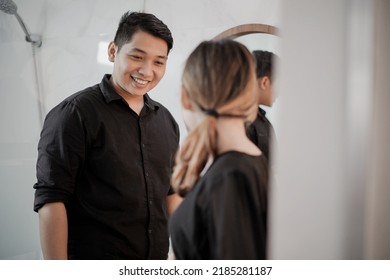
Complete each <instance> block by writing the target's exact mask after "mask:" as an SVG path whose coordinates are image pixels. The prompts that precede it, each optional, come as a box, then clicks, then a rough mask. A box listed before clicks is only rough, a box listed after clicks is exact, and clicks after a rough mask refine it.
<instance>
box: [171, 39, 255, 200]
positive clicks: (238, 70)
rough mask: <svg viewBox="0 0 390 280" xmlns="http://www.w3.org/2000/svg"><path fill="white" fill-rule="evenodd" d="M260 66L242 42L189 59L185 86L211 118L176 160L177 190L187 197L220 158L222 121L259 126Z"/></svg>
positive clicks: (204, 49) (216, 45)
mask: <svg viewBox="0 0 390 280" xmlns="http://www.w3.org/2000/svg"><path fill="white" fill-rule="evenodd" d="M255 80H256V78H255V63H254V59H253V56H252V54H251V53H250V52H249V50H248V49H247V48H246V47H245V46H244V45H243V44H241V43H239V42H236V41H233V40H230V39H224V40H219V41H204V42H202V43H200V44H199V45H198V46H197V47H196V48H195V50H194V51H193V52H192V53H191V54H190V56H189V57H188V59H187V61H186V64H185V67H184V71H183V76H182V86H183V88H184V91H185V93H186V94H187V96H188V98H189V100H190V102H191V104H192V105H193V106H194V107H195V108H197V109H199V110H201V111H203V112H204V113H205V115H206V117H205V119H204V120H203V121H202V122H201V123H200V124H199V125H198V126H197V127H196V128H194V129H192V130H191V131H190V132H189V134H188V135H187V138H186V139H185V140H184V142H183V144H182V147H181V149H180V150H179V151H178V153H177V155H176V165H175V167H174V171H173V175H172V180H171V183H172V186H173V188H174V189H175V191H177V192H178V193H179V194H181V195H182V196H184V195H185V194H186V193H187V192H188V191H189V190H190V189H191V188H192V187H193V185H194V184H195V183H196V182H197V181H198V179H199V174H200V173H201V171H202V170H203V168H204V167H205V164H206V163H207V161H208V159H209V158H210V157H211V158H213V157H215V155H216V153H217V146H216V144H217V137H218V135H217V130H216V122H217V119H218V118H223V117H234V118H242V119H243V121H247V120H250V121H253V119H254V116H255V114H256V113H255V112H256V111H257V105H256V100H257V98H256V96H255V94H256V93H255V91H254V87H253V86H251V85H250V83H251V82H253V83H255Z"/></svg>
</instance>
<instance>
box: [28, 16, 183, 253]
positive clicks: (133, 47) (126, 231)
mask: <svg viewBox="0 0 390 280" xmlns="http://www.w3.org/2000/svg"><path fill="white" fill-rule="evenodd" d="M172 45H173V39H172V36H171V32H170V30H169V29H168V27H167V26H166V25H165V24H164V23H163V22H162V21H161V20H159V19H157V18H156V17H155V16H154V15H152V14H147V13H130V12H127V13H125V14H124V15H123V16H122V18H121V20H120V22H119V26H118V29H117V32H116V35H115V38H114V41H113V42H111V43H110V44H109V46H108V59H109V60H110V61H111V62H113V63H114V67H113V72H112V75H108V74H107V75H105V76H104V77H103V79H102V81H101V83H100V84H97V85H94V86H92V87H89V88H86V89H84V90H82V91H80V92H78V93H75V94H73V95H72V96H70V97H68V98H67V99H65V100H64V101H63V102H61V103H60V104H59V105H57V106H56V107H55V108H53V109H52V110H51V111H50V112H49V114H48V115H47V117H46V120H45V124H44V127H43V130H42V133H41V139H40V141H39V145H38V161H37V183H36V184H35V185H34V188H35V189H36V191H35V201H34V210H35V211H37V212H38V213H39V222H40V234H41V245H42V251H43V256H44V258H45V259H167V255H168V245H169V239H168V232H167V217H168V214H169V212H172V210H173V209H174V207H175V203H176V202H177V201H178V200H179V198H178V197H177V195H175V194H173V191H172V189H171V188H170V183H169V182H170V175H171V169H172V167H173V164H174V157H175V153H176V151H177V149H178V145H179V128H178V125H177V123H176V121H175V120H174V118H173V117H172V115H171V114H170V113H169V112H168V110H167V109H166V108H165V107H163V106H162V105H161V104H159V103H157V102H155V101H153V100H152V99H151V98H150V97H149V96H148V94H147V92H148V91H149V90H151V89H152V88H154V87H155V86H156V85H157V84H158V83H159V81H160V80H161V78H162V77H163V76H164V73H165V69H166V63H167V58H168V54H169V51H170V50H171V48H172Z"/></svg>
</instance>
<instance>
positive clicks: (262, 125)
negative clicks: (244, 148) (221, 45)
mask: <svg viewBox="0 0 390 280" xmlns="http://www.w3.org/2000/svg"><path fill="white" fill-rule="evenodd" d="M252 54H253V56H254V57H255V61H256V77H257V84H258V96H259V99H258V104H259V105H265V106H268V107H272V105H273V103H274V101H275V95H274V94H273V91H272V82H273V77H272V69H273V64H274V62H275V59H276V58H277V57H276V55H274V54H273V53H271V52H268V51H261V50H256V51H253V52H252ZM265 114H266V112H265V111H264V110H263V109H262V108H260V107H259V111H258V113H257V118H256V120H255V121H254V122H253V123H252V124H251V125H250V126H249V127H248V130H247V135H248V137H249V139H251V140H252V142H253V143H255V144H256V145H257V146H258V147H259V148H260V150H261V151H262V152H263V153H264V155H265V156H266V157H267V159H268V160H270V143H271V141H272V140H275V132H274V129H273V126H272V124H271V123H270V121H269V120H268V119H267V117H266V116H265Z"/></svg>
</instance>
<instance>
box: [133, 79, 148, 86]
mask: <svg viewBox="0 0 390 280" xmlns="http://www.w3.org/2000/svg"><path fill="white" fill-rule="evenodd" d="M133 80H134V81H135V82H136V83H138V84H141V85H146V84H147V83H148V81H145V80H141V79H138V78H135V77H133Z"/></svg>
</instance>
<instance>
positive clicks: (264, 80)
mask: <svg viewBox="0 0 390 280" xmlns="http://www.w3.org/2000/svg"><path fill="white" fill-rule="evenodd" d="M258 81H259V87H260V89H261V90H266V89H267V88H269V87H271V80H270V79H269V77H268V76H264V77H261V78H260V79H259V80H258Z"/></svg>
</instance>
